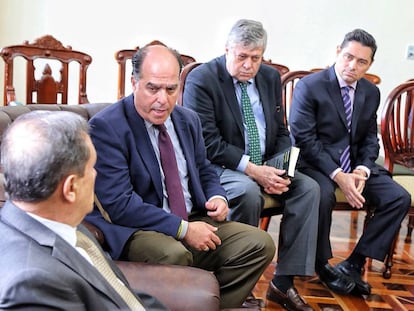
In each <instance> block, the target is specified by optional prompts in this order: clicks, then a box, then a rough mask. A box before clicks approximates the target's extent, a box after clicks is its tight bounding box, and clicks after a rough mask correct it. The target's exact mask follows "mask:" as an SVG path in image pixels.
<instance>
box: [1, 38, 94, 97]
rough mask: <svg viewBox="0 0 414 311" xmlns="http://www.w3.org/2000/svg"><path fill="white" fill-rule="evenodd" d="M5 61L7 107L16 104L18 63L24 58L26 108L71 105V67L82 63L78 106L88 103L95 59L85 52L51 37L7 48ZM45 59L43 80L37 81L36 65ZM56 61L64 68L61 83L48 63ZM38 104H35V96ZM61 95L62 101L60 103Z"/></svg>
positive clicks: (3, 54) (4, 54) (2, 55)
mask: <svg viewBox="0 0 414 311" xmlns="http://www.w3.org/2000/svg"><path fill="white" fill-rule="evenodd" d="M0 55H1V57H2V58H3V59H4V61H5V72H4V74H5V76H4V104H5V105H8V104H9V103H10V102H14V101H16V92H15V86H14V83H13V77H14V71H13V69H14V68H13V64H14V59H15V58H16V57H17V56H20V57H23V58H24V59H25V60H26V61H27V64H26V104H33V103H41V104H56V103H60V104H67V102H68V83H69V82H68V80H69V79H68V76H69V64H70V63H71V62H72V61H75V62H77V63H79V90H78V102H79V103H80V104H83V103H87V102H89V101H88V98H87V94H86V71H87V69H88V66H89V64H90V63H91V62H92V57H91V56H90V55H88V54H85V53H83V52H79V51H74V50H72V47H71V46H67V47H64V46H63V45H62V43H61V42H60V41H58V40H56V39H55V38H54V37H53V36H51V35H45V36H43V37H41V38H38V39H36V40H35V41H34V42H33V43H29V42H28V41H25V42H24V43H23V44H22V45H13V46H6V47H4V48H3V49H2V50H1V52H0ZM37 59H45V61H46V64H45V67H44V69H43V72H42V76H41V78H40V79H36V77H35V72H36V67H35V63H34V61H35V60H37ZM49 60H54V61H58V62H59V63H60V64H61V68H60V71H59V72H60V79H55V78H54V77H53V75H52V69H51V66H50V65H49V63H48V62H47V61H49ZM34 94H35V97H36V100H34V96H33V95H34ZM59 95H60V101H59Z"/></svg>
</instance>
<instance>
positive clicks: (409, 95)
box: [381, 80, 414, 255]
mask: <svg viewBox="0 0 414 311" xmlns="http://www.w3.org/2000/svg"><path fill="white" fill-rule="evenodd" d="M413 129H414V80H409V81H407V82H405V83H402V84H400V85H398V86H396V87H395V88H394V89H393V90H392V91H391V92H390V94H389V95H388V97H387V98H386V100H385V104H384V107H383V110H382V115H381V136H382V142H383V145H384V167H385V168H386V169H387V170H389V171H390V172H391V173H392V174H393V179H394V180H395V181H396V182H398V183H399V184H401V185H402V186H403V187H404V188H405V189H406V190H407V191H408V192H409V193H410V194H411V208H410V210H409V212H408V216H409V217H408V218H409V221H408V228H407V235H406V238H405V242H407V243H409V242H411V234H412V231H413V227H414V131H413ZM397 238H398V236H397ZM390 255H392V254H390Z"/></svg>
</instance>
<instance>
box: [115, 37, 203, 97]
mask: <svg viewBox="0 0 414 311" xmlns="http://www.w3.org/2000/svg"><path fill="white" fill-rule="evenodd" d="M146 45H163V46H167V45H166V44H164V43H163V42H161V41H159V40H154V41H151V42H150V43H148V44H146ZM138 50H139V46H137V47H136V48H135V49H126V50H119V51H117V52H115V60H116V62H117V63H118V99H121V98H122V97H124V96H125V80H126V79H125V77H126V63H127V62H128V61H131V59H132V57H133V56H134V54H135V53H136V52H137V51H138ZM180 55H181V61H182V65H183V66H185V65H187V64H188V63H192V62H195V61H196V60H195V58H194V57H192V56H189V55H185V54H180ZM130 72H132V66H131V71H130Z"/></svg>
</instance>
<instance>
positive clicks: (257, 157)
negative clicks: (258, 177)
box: [239, 82, 262, 165]
mask: <svg viewBox="0 0 414 311" xmlns="http://www.w3.org/2000/svg"><path fill="white" fill-rule="evenodd" d="M239 84H240V88H241V102H242V110H243V118H244V122H245V123H246V126H247V136H248V142H249V155H250V162H252V163H254V164H257V165H261V164H262V153H261V151H260V139H259V131H258V129H257V125H256V119H255V117H254V113H253V109H252V104H251V102H250V98H249V95H248V94H247V83H243V82H239Z"/></svg>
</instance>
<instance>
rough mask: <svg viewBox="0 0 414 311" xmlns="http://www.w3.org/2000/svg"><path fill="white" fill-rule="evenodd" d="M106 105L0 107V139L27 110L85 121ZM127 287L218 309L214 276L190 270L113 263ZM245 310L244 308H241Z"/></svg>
mask: <svg viewBox="0 0 414 311" xmlns="http://www.w3.org/2000/svg"><path fill="white" fill-rule="evenodd" d="M108 105H109V104H106V103H99V104H98V103H90V104H82V105H57V104H56V105H53V104H52V105H50V104H47V105H42V104H33V105H26V106H7V107H0V135H1V136H0V140H1V137H2V136H3V132H4V130H5V129H6V128H7V126H9V125H10V124H11V123H12V122H13V121H14V120H15V119H16V118H17V117H18V116H19V115H21V114H24V113H27V112H29V111H31V110H39V109H40V110H55V111H72V112H75V113H78V114H80V115H82V116H83V117H84V118H85V119H87V120H89V118H91V117H92V116H93V115H94V114H95V113H96V112H98V111H99V110H101V109H103V108H104V107H106V106H108ZM0 142H1V141H0ZM4 200H5V193H4V188H3V182H2V180H1V181H0V206H2V205H3V203H4ZM86 225H87V227H88V229H89V230H90V231H91V232H92V233H93V234H94V235H95V236H96V237H97V238H98V240H100V241H101V242H102V240H103V238H104V237H103V234H102V232H100V231H99V229H98V228H96V227H94V226H92V225H90V224H87V223H86ZM117 264H118V266H119V267H120V269H121V270H122V271H123V272H124V274H125V275H126V277H127V279H128V281H129V282H130V284H131V286H132V287H133V288H135V289H137V290H139V291H143V292H146V293H148V294H151V295H153V296H155V297H157V298H158V299H159V300H161V301H162V302H163V303H164V304H165V305H167V306H168V307H169V308H170V309H171V310H176V311H186V310H189V311H194V310H197V311H201V310H206V311H214V310H219V309H220V292H219V286H218V282H217V280H216V278H215V276H214V275H213V274H212V273H210V272H207V271H205V270H201V269H198V268H193V267H182V266H173V265H156V264H146V263H137V262H125V261H117ZM244 310H246V309H244Z"/></svg>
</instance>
